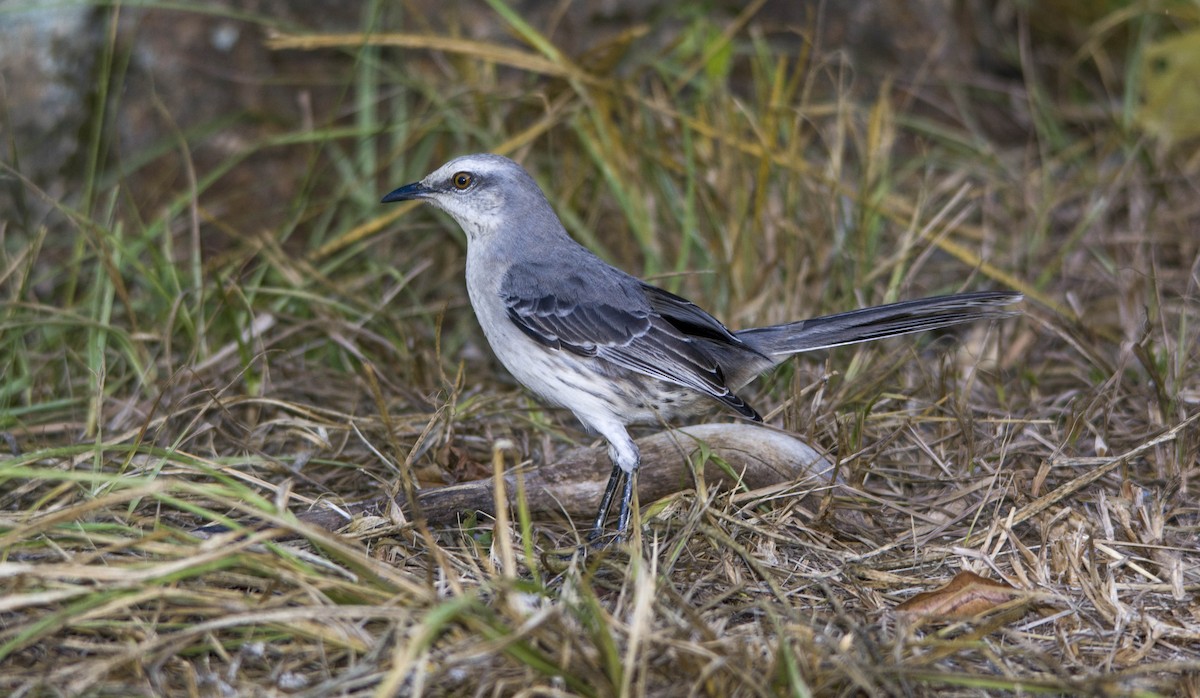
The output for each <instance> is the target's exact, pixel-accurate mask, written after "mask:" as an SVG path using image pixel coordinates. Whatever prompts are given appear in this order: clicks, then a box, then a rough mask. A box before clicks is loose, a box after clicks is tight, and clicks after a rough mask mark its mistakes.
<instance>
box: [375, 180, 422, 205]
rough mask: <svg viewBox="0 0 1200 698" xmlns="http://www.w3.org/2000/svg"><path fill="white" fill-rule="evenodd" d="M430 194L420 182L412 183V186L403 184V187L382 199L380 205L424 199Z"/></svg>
mask: <svg viewBox="0 0 1200 698" xmlns="http://www.w3.org/2000/svg"><path fill="white" fill-rule="evenodd" d="M431 193H433V190H431V189H429V188H427V187H426V186H425V185H423V184H421V183H420V182H413V183H412V184H405V185H404V186H402V187H400V188H399V189H397V190H395V191H393V192H392V193H390V194H388V195H387V196H385V197H383V201H381V202H380V203H383V204H390V203H392V202H394V201H409V200H411V199H424V198H425V197H427V196H429V195H430V194H431Z"/></svg>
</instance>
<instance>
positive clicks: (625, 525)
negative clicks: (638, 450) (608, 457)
mask: <svg viewBox="0 0 1200 698" xmlns="http://www.w3.org/2000/svg"><path fill="white" fill-rule="evenodd" d="M634 487H637V470H634V471H633V472H632V473H629V475H627V476H626V477H625V491H624V492H622V493H621V508H620V509H618V510H617V512H618V513H617V540H625V538H626V537H627V536H628V535H629V517H630V515H631V514H632V513H633V489H634Z"/></svg>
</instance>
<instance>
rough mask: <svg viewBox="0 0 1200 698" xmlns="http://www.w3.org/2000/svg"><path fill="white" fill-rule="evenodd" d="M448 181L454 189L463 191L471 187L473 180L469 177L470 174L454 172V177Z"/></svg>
mask: <svg viewBox="0 0 1200 698" xmlns="http://www.w3.org/2000/svg"><path fill="white" fill-rule="evenodd" d="M450 181H451V182H453V183H454V188H455V189H457V190H459V191H463V190H464V189H466V188H467V187H469V186H471V183H472V182H474V181H475V178H474V177H472V176H471V173H470V172H456V173H455V174H454V176H453V177H451V178H450Z"/></svg>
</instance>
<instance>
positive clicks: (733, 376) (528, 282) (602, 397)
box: [383, 154, 1021, 540]
mask: <svg viewBox="0 0 1200 698" xmlns="http://www.w3.org/2000/svg"><path fill="white" fill-rule="evenodd" d="M409 199H422V200H425V201H428V202H430V203H431V204H433V205H434V206H436V207H438V208H440V209H442V210H443V211H445V212H446V213H449V214H450V216H451V217H452V218H454V220H456V221H458V224H459V225H460V226H462V229H463V231H464V232H465V233H466V234H467V274H466V276H467V293H468V294H469V295H470V297H471V305H472V306H473V307H474V308H475V315H476V317H478V318H479V324H480V325H481V326H482V327H483V333H484V335H485V336H487V339H488V343H490V344H491V345H492V351H494V352H495V353H496V357H497V358H498V359H500V363H502V364H504V367H505V368H507V369H508V370H509V372H510V373H512V375H513V376H515V377H516V379H517V380H518V381H520V382H521V383H522V384H524V385H525V387H527V388H529V389H530V390H532V391H533V392H534V393H535V394H537V395H538V396H539V397H540V398H542V399H543V400H545V401H546V402H549V403H551V404H553V405H558V406H561V407H565V408H567V409H569V410H571V411H572V412H574V413H575V416H576V417H578V418H579V421H581V422H583V424H584V425H585V426H586V427H588V428H589V429H592V430H594V431H596V432H597V433H599V434H600V435H601V436H603V437H604V438H605V439H606V440H607V441H608V454H609V457H610V458H611V459H612V462H613V469H612V475H611V476H610V477H609V479H608V485H607V486H606V487H605V490H604V497H603V498H602V499H601V501H600V511H599V512H598V513H597V514H596V520H595V522H594V524H593V526H592V532H591V536H590V538H591V539H592V540H596V539H597V538H598V537H600V535H601V534H602V533H603V530H604V521H605V519H606V518H607V516H608V512H609V509H611V507H612V501H613V497H614V495H615V494H616V492H617V490H618V489H620V490H621V504H620V508H619V509H618V515H617V536H618V538H623V537H624V536H625V535H626V533H627V531H628V528H629V516H630V503H631V501H632V499H633V490H634V486H635V482H636V479H637V470H638V464H639V459H640V457H639V454H638V447H637V444H635V443H634V441H633V439H632V438H630V436H629V432H628V431H626V426H628V425H630V424H646V423H656V422H661V421H663V420H671V419H673V418H676V417H680V416H686V415H690V414H694V413H696V412H701V411H703V410H704V409H705V408H707V407H709V406H711V405H712V403H714V402H717V403H721V404H724V405H725V406H727V407H729V408H731V409H733V410H734V411H735V412H737V413H738V414H740V415H742V416H743V417H746V418H748V419H752V420H755V421H761V417H759V415H758V413H757V412H755V411H754V408H753V407H751V406H750V405H747V404H746V402H745V401H744V400H742V399H741V398H740V397H738V395H737V392H736V391H737V390H739V389H740V388H742V387H743V386H745V385H746V384H747V383H749V382H750V381H751V380H753V379H754V378H755V377H756V376H758V375H759V374H760V373H763V372H764V371H767V370H769V369H771V368H773V367H774V366H777V365H779V364H780V363H782V362H783V361H785V360H787V358H788V357H790V356H791V355H792V354H797V353H799V352H803V351H810V350H814V349H826V348H829V347H836V346H840V345H844V344H854V343H857V342H869V341H872V340H876V339H883V338H885V337H893V336H895V335H901V334H908V333H910V332H922V331H925V330H932V329H937V328H939V327H948V326H950V325H957V324H960V323H965V322H974V321H976V320H988V319H993V318H1001V317H1006V316H1009V315H1011V314H1012V313H1011V312H1009V311H1007V310H1005V309H1004V306H1008V305H1011V304H1013V303H1016V302H1018V301H1020V300H1021V295H1020V294H1018V293H1006V292H997V293H989V292H984V293H961V294H955V295H949V296H939V297H935V298H922V299H920V300H911V301H904V302H901V303H893V304H890V305H881V306H877V307H874V308H863V309H862V310H852V311H850V312H846V313H839V314H837V315H828V316H825V317H818V318H813V319H811V320H801V321H800V322H790V323H787V324H783V325H773V326H771V327H755V328H752V329H748V330H738V331H736V332H734V331H730V330H729V329H727V328H726V327H725V326H724V325H722V324H721V323H720V322H719V321H718V320H717V319H716V318H714V317H713V316H711V315H709V314H708V313H707V312H705V311H704V310H703V309H702V308H700V307H699V306H697V305H695V304H694V303H692V302H690V301H688V300H686V299H684V298H680V297H679V296H676V295H675V294H673V293H669V292H667V291H664V290H662V289H661V288H657V287H655V286H652V285H650V284H648V283H646V282H644V281H641V280H640V279H637V278H636V277H633V276H630V275H629V274H626V273H625V272H623V271H621V270H619V269H616V268H614V267H612V266H609V265H608V264H607V263H605V262H604V261H603V260H601V259H600V258H599V257H597V256H596V255H594V254H592V253H591V252H590V251H588V250H587V249H586V248H584V247H583V246H582V245H580V244H579V243H577V242H575V241H574V240H572V239H571V237H570V236H569V235H568V234H567V231H566V229H564V228H563V225H562V223H561V222H560V221H559V220H558V216H557V215H555V213H554V210H553V209H552V208H551V207H550V202H549V201H547V200H546V197H545V195H544V194H543V193H542V190H541V189H540V188H539V187H538V185H537V183H536V182H534V181H533V178H532V177H530V176H529V173H527V172H526V171H525V170H524V169H523V168H522V167H521V166H520V165H518V164H517V163H515V162H513V161H512V160H509V159H508V158H505V157H501V156H499V155H489V154H479V155H466V156H464V157H460V158H457V159H455V160H451V161H450V162H448V163H446V164H445V165H443V166H442V167H440V168H438V169H437V170H436V171H434V172H433V173H432V174H430V175H429V176H427V177H425V179H422V180H421V181H420V182H416V183H413V184H409V185H407V186H403V187H400V188H399V189H397V190H395V191H393V192H391V193H390V194H388V195H387V196H385V197H383V203H389V202H393V201H405V200H409Z"/></svg>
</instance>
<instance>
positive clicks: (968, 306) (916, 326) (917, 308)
mask: <svg viewBox="0 0 1200 698" xmlns="http://www.w3.org/2000/svg"><path fill="white" fill-rule="evenodd" d="M1021 299H1022V296H1021V294H1019V293H1007V292H997V293H992V292H983V293H958V294H954V295H949V296H935V297H933V298H920V299H917V300H912V301H902V302H900V303H892V304H890V305H877V306H875V307H873V308H863V309H862V310H851V311H850V312H846V313H838V314H836V315H825V316H823V317H817V318H812V319H810V320H801V321H800V322H789V323H787V324H785V325H773V326H771V327H755V328H753V329H749V330H742V331H740V332H735V333H734V334H736V335H737V337H738V339H741V340H742V341H744V342H746V343H747V344H749V345H750V346H752V347H754V348H755V349H757V350H758V351H760V352H762V353H763V354H766V355H767V356H769V357H771V358H772V359H773V360H774V361H775V362H776V363H778V362H780V361H782V360H783V359H784V358H786V357H788V356H791V355H792V354H798V353H800V352H802V351H813V350H816V349H828V348H830V347H838V346H842V345H845V344H857V343H859V342H870V341H874V340H876V339H883V338H885V337H895V336H896V335H901V334H910V333H912V332H925V331H926V330H936V329H938V328H940V327H950V326H951V325H960V324H962V323H965V322H975V321H977V320H992V319H996V318H1003V317H1009V316H1012V315H1016V314H1017V313H1016V312H1015V311H1012V310H1008V309H1006V308H1005V306H1009V305H1012V304H1014V303H1017V302H1020V300H1021Z"/></svg>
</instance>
